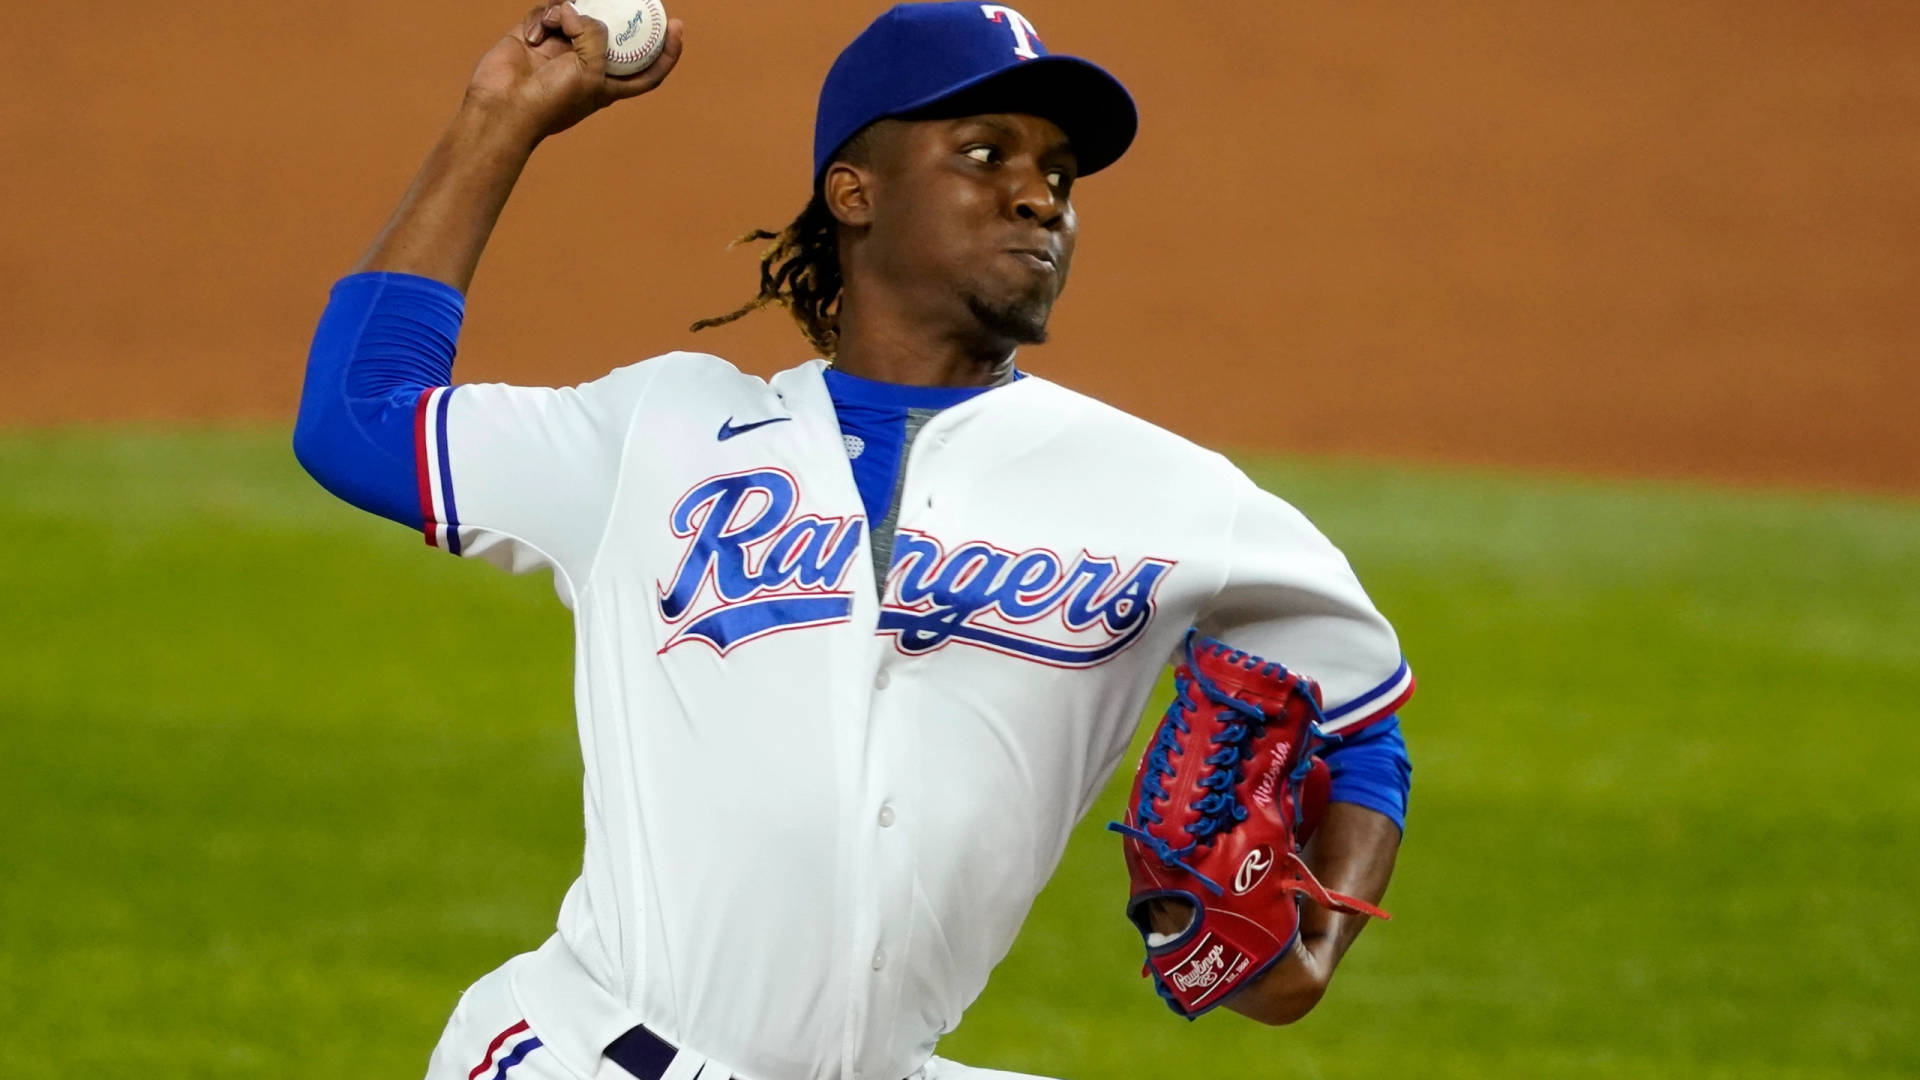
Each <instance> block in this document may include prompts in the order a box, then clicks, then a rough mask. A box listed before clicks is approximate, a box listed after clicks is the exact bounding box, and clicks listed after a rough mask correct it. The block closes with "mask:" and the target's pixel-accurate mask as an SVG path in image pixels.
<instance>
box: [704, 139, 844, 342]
mask: <svg viewBox="0 0 1920 1080" xmlns="http://www.w3.org/2000/svg"><path fill="white" fill-rule="evenodd" d="M875 126H876V125H871V124H870V125H868V126H867V127H864V128H861V129H860V130H859V131H858V132H855V133H854V136H853V137H852V138H850V139H848V140H847V141H846V143H845V144H844V145H842V146H841V147H840V149H839V150H837V151H835V152H834V155H833V158H832V160H833V161H845V162H848V163H849V164H853V165H865V164H867V162H868V160H869V159H870V157H871V152H872V145H873V138H874V136H873V131H874V128H875ZM756 240H771V241H773V243H771V244H769V245H767V249H766V250H765V251H764V252H762V253H761V255H760V292H759V294H758V295H756V296H755V297H754V298H753V299H751V300H749V301H747V302H746V303H744V304H742V305H740V306H739V307H738V308H735V309H734V310H732V311H729V312H728V313H726V314H725V315H717V316H715V317H713V318H711V319H701V320H700V321H699V322H697V323H694V324H693V326H692V327H691V329H693V330H705V329H706V328H707V327H709V326H725V325H726V324H727V323H730V322H732V321H734V320H735V319H738V318H741V317H743V316H746V315H750V314H752V313H753V312H756V311H758V310H760V309H761V308H763V307H783V308H786V309H787V311H788V313H789V314H791V315H792V316H793V321H794V322H796V323H799V324H800V333H801V334H803V335H805V337H806V339H807V343H808V344H810V345H812V346H813V347H814V348H816V349H818V350H820V355H821V356H823V357H825V358H826V359H828V360H831V359H833V358H834V354H835V353H836V352H837V351H838V350H839V347H840V288H841V284H842V282H841V280H840V232H839V222H838V221H836V220H835V219H834V216H833V211H831V210H829V209H827V200H826V198H825V197H823V196H822V195H821V193H820V187H819V185H818V184H815V185H814V190H813V198H811V199H809V200H807V206H806V209H804V210H802V211H800V216H799V217H797V218H794V219H793V222H792V224H790V225H788V226H787V227H786V228H784V229H782V230H780V231H779V232H777V233H773V232H768V231H767V230H765V229H755V230H753V231H752V232H750V233H748V234H747V235H745V236H743V237H741V238H740V239H738V240H736V241H734V243H736V244H751V243H753V242H754V241H756Z"/></svg>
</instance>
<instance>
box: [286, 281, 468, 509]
mask: <svg viewBox="0 0 1920 1080" xmlns="http://www.w3.org/2000/svg"><path fill="white" fill-rule="evenodd" d="M465 314H466V300H465V298H464V297H462V296H461V295H460V292H459V290H457V289H454V288H453V287H452V286H449V285H444V284H442V283H440V282H438V281H434V280H432V279H431V278H423V277H415V276H414V275H412V274H386V273H380V274H353V275H350V276H348V277H344V278H341V279H340V281H339V282H338V283H336V284H335V285H334V287H333V294H332V295H331V296H330V297H329V298H328V301H327V310H326V311H325V312H324V313H322V314H321V316H320V326H319V328H318V329H317V330H315V331H314V335H313V348H312V349H311V350H310V351H309V352H308V354H307V381H306V386H305V388H304V389H303V390H302V392H301V395H300V418H299V420H298V421H297V422H296V423H295V425H294V429H293V453H294V456H295V457H297V458H299V459H300V464H301V465H302V466H303V467H304V468H305V469H306V470H307V472H308V474H309V475H311V476H312V477H313V478H314V479H315V480H317V481H319V482H320V486H321V487H324V488H326V489H327V490H328V491H330V492H332V493H333V494H334V495H336V496H338V497H340V498H341V499H343V500H345V501H346V502H349V503H352V504H353V505H355V506H357V507H359V508H360V509H362V510H366V511H368V512H370V513H374V514H378V515H380V516H381V517H383V518H387V519H389V520H391V521H397V522H399V523H401V524H402V525H407V526H410V527H412V528H415V529H417V528H420V526H421V522H422V517H421V511H420V487H419V480H418V476H417V472H416V469H417V456H416V454H415V451H414V411H415V407H416V405H417V404H418V403H419V400H420V395H421V394H423V393H425V392H426V391H428V390H431V389H432V388H434V387H436V386H445V385H447V384H448V382H449V381H451V379H452V377H453V354H454V349H455V345H456V343H457V342H458V340H459V337H460V323H461V321H462V319H463V318H464V317H465Z"/></svg>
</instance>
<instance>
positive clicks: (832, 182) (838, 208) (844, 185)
mask: <svg viewBox="0 0 1920 1080" xmlns="http://www.w3.org/2000/svg"><path fill="white" fill-rule="evenodd" d="M873 181H874V175H873V174H872V173H870V172H868V171H867V170H866V169H862V168H861V167H859V166H858V165H853V164H849V163H848V162H845V161H836V162H834V163H833V164H831V165H829V166H827V171H826V173H825V174H823V175H822V176H821V177H820V197H821V198H823V199H825V200H826V203H827V211H828V212H829V213H831V214H832V215H833V217H834V220H836V221H838V222H839V223H840V224H842V225H851V226H855V227H858V226H862V225H871V224H873Z"/></svg>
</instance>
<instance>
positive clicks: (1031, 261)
mask: <svg viewBox="0 0 1920 1080" xmlns="http://www.w3.org/2000/svg"><path fill="white" fill-rule="evenodd" d="M1007 254H1009V255H1012V256H1013V257H1014V259H1015V260H1016V261H1018V262H1021V263H1024V264H1025V265H1026V266H1027V267H1028V268H1029V269H1032V270H1036V271H1039V272H1040V273H1042V274H1051V273H1053V272H1054V271H1055V270H1058V269H1059V266H1058V264H1056V263H1055V262H1054V258H1053V252H1051V251H1048V250H1046V249H1045V248H1008V249H1007Z"/></svg>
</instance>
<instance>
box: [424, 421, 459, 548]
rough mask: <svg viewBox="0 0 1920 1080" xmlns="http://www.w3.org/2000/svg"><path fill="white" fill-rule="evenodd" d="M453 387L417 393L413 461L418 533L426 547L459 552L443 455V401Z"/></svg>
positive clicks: (450, 481) (455, 511)
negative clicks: (419, 532) (415, 479)
mask: <svg viewBox="0 0 1920 1080" xmlns="http://www.w3.org/2000/svg"><path fill="white" fill-rule="evenodd" d="M454 389H455V388H454V387H451V386H441V387H436V388H434V389H433V390H431V391H429V392H428V393H425V394H422V395H420V403H419V404H418V405H416V406H415V407H414V414H413V440H414V460H415V461H416V462H417V463H418V467H417V471H418V474H419V476H418V478H419V482H420V517H421V522H422V524H421V532H423V533H425V534H426V540H427V546H428V547H435V548H439V549H441V550H442V551H445V552H447V553H448V554H451V555H458V554H460V512H459V509H458V507H457V506H456V504H455V503H454V499H453V470H452V468H451V467H450V462H449V459H448V455H447V402H448V401H449V400H450V399H451V398H452V397H453V391H454Z"/></svg>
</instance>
